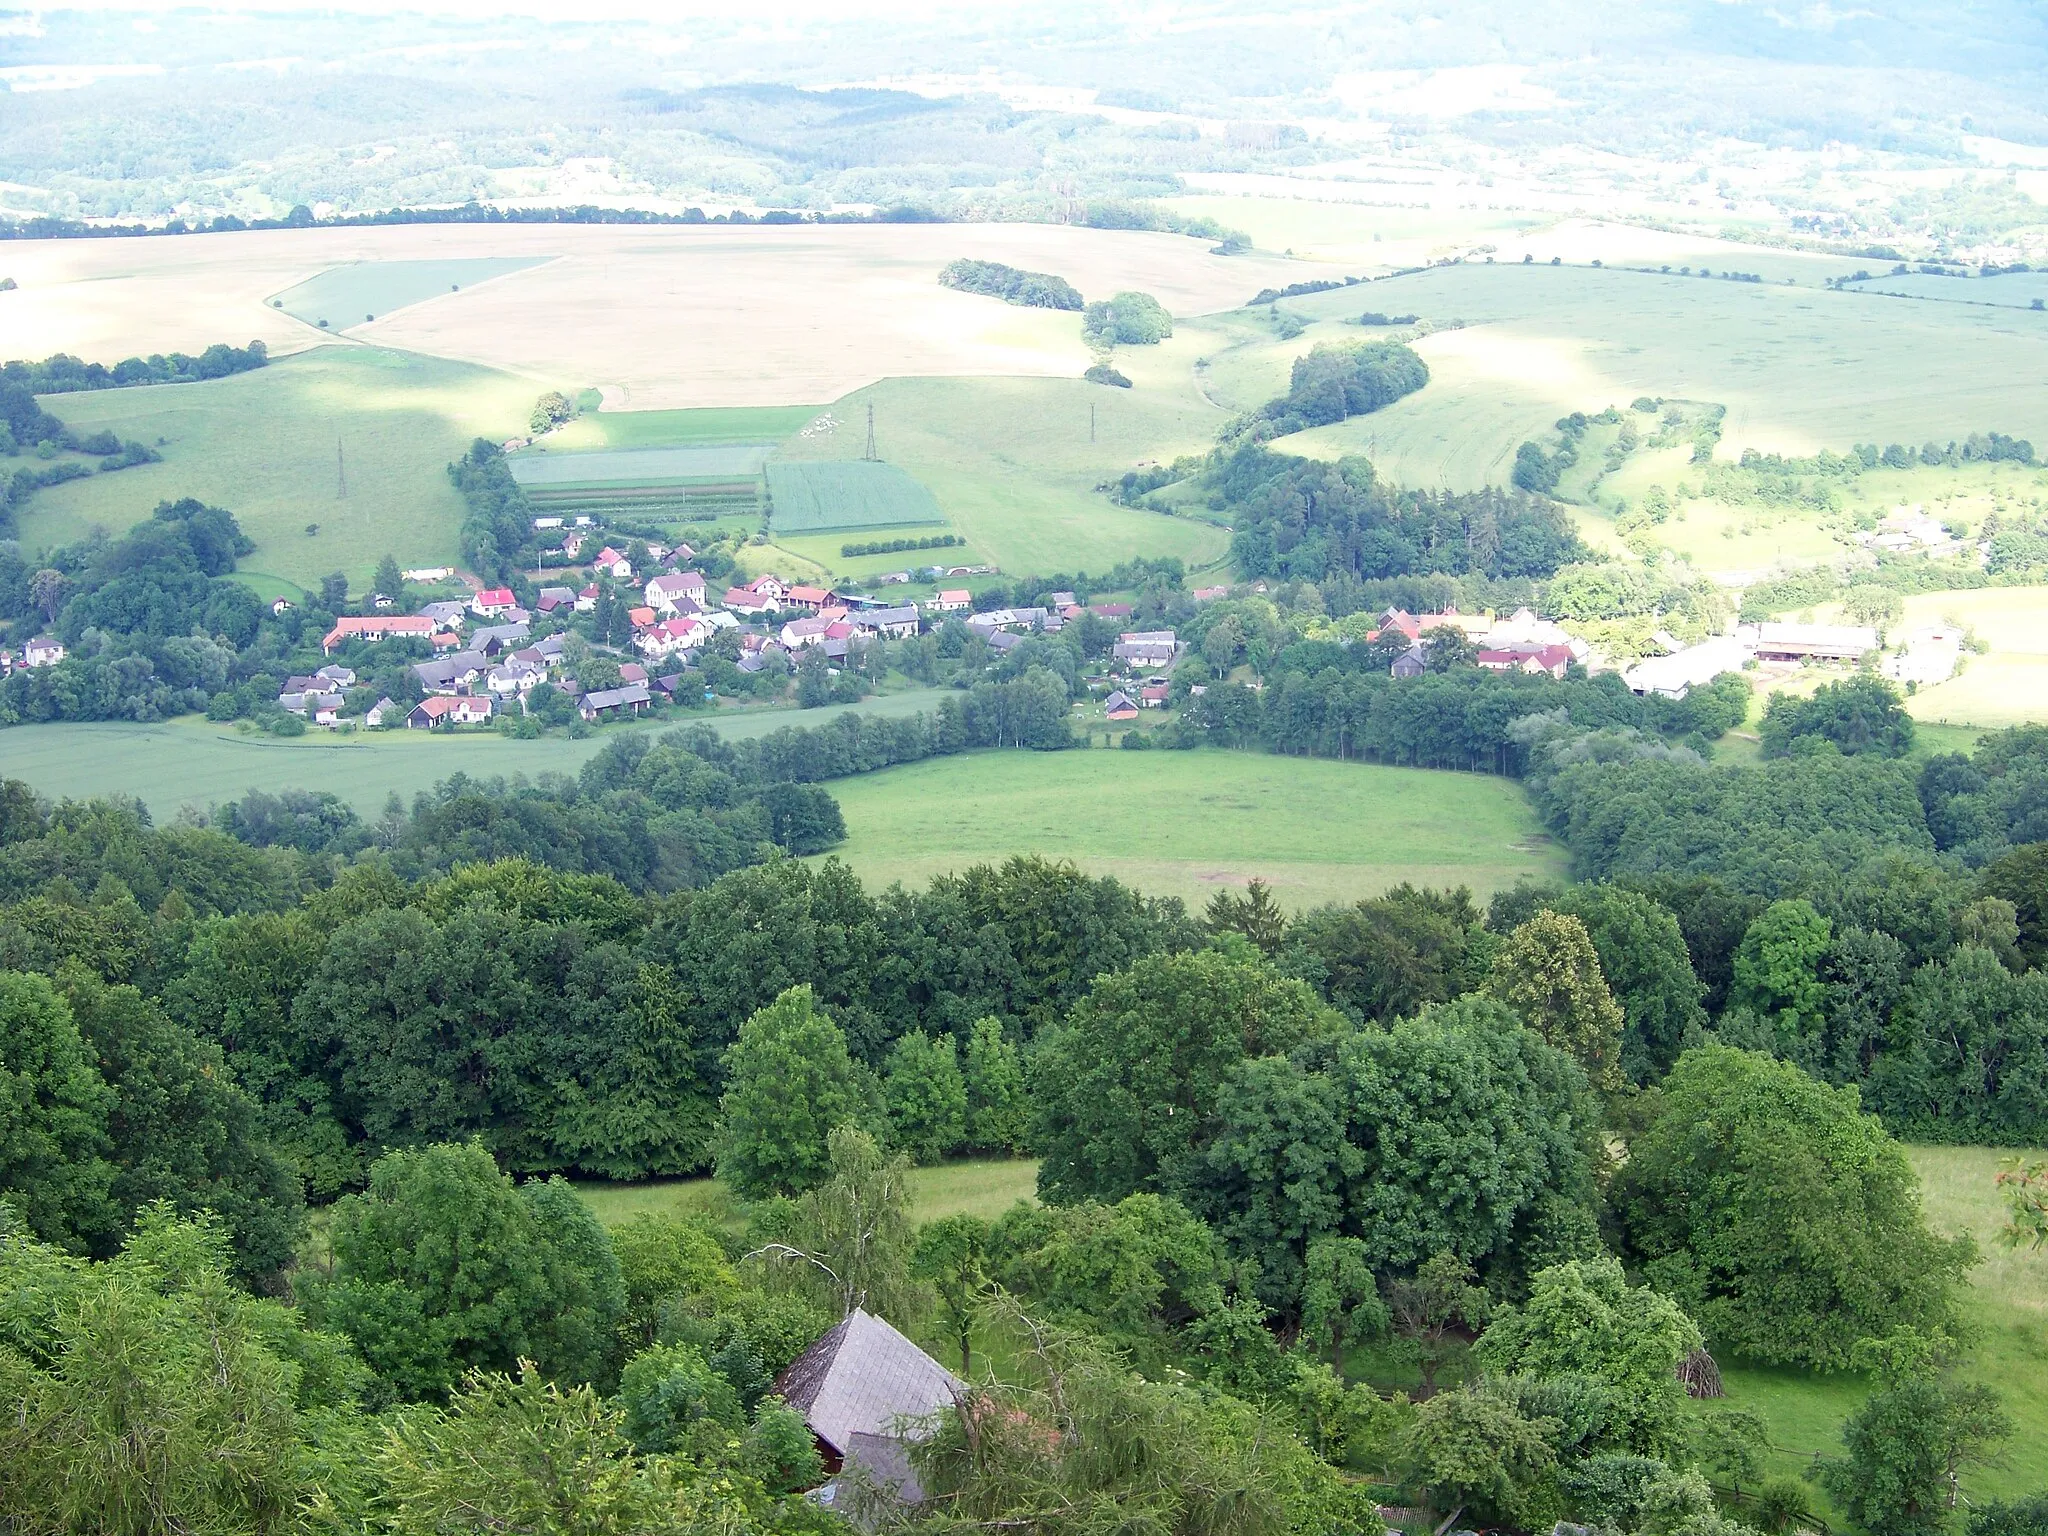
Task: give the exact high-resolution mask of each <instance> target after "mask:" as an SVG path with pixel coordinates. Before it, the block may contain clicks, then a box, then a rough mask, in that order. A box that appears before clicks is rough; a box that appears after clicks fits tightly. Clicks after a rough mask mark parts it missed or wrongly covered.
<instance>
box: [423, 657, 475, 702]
mask: <svg viewBox="0 0 2048 1536" xmlns="http://www.w3.org/2000/svg"><path fill="white" fill-rule="evenodd" d="M489 666H490V663H488V662H487V661H485V660H484V658H483V657H481V656H479V655H477V653H476V652H474V651H461V652H458V653H457V654H456V655H453V656H436V657H435V658H434V659H433V660H432V661H422V662H417V663H415V664H414V666H413V669H412V673H413V676H414V677H417V678H418V679H419V680H420V687H421V688H423V689H425V690H426V691H427V692H428V693H441V694H455V693H467V692H468V691H469V690H470V689H472V688H474V687H475V686H476V680H477V679H478V678H480V677H482V676H483V675H484V673H485V671H486V670H487V669H488V668H489Z"/></svg>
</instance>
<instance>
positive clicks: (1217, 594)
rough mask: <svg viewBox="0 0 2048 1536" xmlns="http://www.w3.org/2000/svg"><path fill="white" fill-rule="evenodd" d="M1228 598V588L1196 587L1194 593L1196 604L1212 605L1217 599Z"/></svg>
mask: <svg viewBox="0 0 2048 1536" xmlns="http://www.w3.org/2000/svg"><path fill="white" fill-rule="evenodd" d="M1228 596H1230V588H1228V587H1197V588H1195V593H1194V597H1195V601H1196V602H1198V603H1213V602H1215V601H1216V600H1217V599H1218V598H1222V597H1228Z"/></svg>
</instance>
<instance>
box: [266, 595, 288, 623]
mask: <svg viewBox="0 0 2048 1536" xmlns="http://www.w3.org/2000/svg"><path fill="white" fill-rule="evenodd" d="M291 611H292V600H291V599H290V598H288V597H273V598H272V599H271V600H270V615H271V617H272V618H277V617H280V616H281V615H283V614H287V613H290V612H291Z"/></svg>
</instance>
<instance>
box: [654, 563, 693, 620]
mask: <svg viewBox="0 0 2048 1536" xmlns="http://www.w3.org/2000/svg"><path fill="white" fill-rule="evenodd" d="M644 591H645V595H646V598H647V606H648V607H650V608H652V609H654V610H655V611H656V612H657V613H668V614H672V613H674V612H675V611H676V606H677V604H679V603H684V602H687V603H690V604H692V605H693V606H696V607H701V606H702V605H703V602H704V575H703V573H702V572H701V571H676V572H674V573H673V574H671V575H668V576H657V577H655V578H654V579H653V580H652V581H650V582H648V583H647V586H646V587H645V589H644Z"/></svg>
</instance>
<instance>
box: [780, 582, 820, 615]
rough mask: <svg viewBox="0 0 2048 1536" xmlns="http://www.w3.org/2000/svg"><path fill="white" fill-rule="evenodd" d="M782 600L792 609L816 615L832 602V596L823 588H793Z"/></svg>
mask: <svg viewBox="0 0 2048 1536" xmlns="http://www.w3.org/2000/svg"><path fill="white" fill-rule="evenodd" d="M782 600H783V602H784V603H786V604H788V605H789V606H790V607H791V608H801V609H803V611H804V612H805V613H816V612H817V611H818V610H819V609H820V608H823V607H824V606H825V605H826V604H827V603H829V602H831V601H832V594H831V593H830V592H827V591H826V590H825V589H824V588H823V587H791V588H790V589H789V590H788V591H787V592H785V593H784V594H783V595H782Z"/></svg>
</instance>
